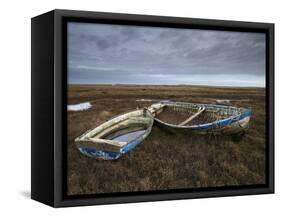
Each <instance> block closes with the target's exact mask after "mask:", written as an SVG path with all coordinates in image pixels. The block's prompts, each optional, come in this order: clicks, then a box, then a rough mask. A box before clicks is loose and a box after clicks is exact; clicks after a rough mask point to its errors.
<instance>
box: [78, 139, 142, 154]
mask: <svg viewBox="0 0 281 217" xmlns="http://www.w3.org/2000/svg"><path fill="white" fill-rule="evenodd" d="M145 137H146V136H145V135H143V136H141V137H140V138H138V139H136V140H135V141H133V142H131V143H129V144H127V145H126V146H124V147H123V148H122V149H120V152H113V151H105V150H97V149H94V148H79V151H80V152H81V153H82V154H84V155H86V156H88V157H94V158H100V159H103V160H117V159H118V158H120V157H121V156H122V155H124V154H127V153H129V152H130V151H132V150H133V149H134V148H135V147H136V146H137V145H138V144H139V143H140V142H141V141H142V140H144V139H145Z"/></svg>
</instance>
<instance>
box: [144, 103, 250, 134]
mask: <svg viewBox="0 0 281 217" xmlns="http://www.w3.org/2000/svg"><path fill="white" fill-rule="evenodd" d="M148 110H149V111H150V112H151V113H152V114H153V116H154V121H155V124H157V125H159V126H161V127H164V128H169V129H178V130H180V129H182V130H187V131H190V132H195V133H200V134H207V133H214V134H220V133H222V134H237V133H241V132H244V131H245V130H246V129H247V128H248V125H249V121H250V117H251V115H252V112H251V110H250V109H246V108H237V107H233V106H225V105H212V104H195V103H184V102H172V101H162V102H160V103H156V104H153V105H151V106H150V107H149V108H148Z"/></svg>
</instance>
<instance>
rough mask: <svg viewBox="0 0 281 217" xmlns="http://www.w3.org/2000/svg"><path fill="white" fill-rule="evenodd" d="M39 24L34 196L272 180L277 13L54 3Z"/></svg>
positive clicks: (170, 194)
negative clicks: (164, 13) (273, 20)
mask: <svg viewBox="0 0 281 217" xmlns="http://www.w3.org/2000/svg"><path fill="white" fill-rule="evenodd" d="M31 36H32V144H31V146H32V153H31V154H32V165H31V167H32V168H31V169H32V170H31V171H32V179H31V180H32V183H31V189H32V190H31V197H32V198H33V199H34V200H37V201H40V202H43V203H45V204H48V205H51V206H54V207H65V206H77V205H94V204H109V203H127V202H143V201H155V200H173V199H188V198H203V197H219V196H234V195H250V194H265V193H273V192H274V24H270V23H254V22H238V21H222V20H205V19H190V18H177V17H161V16H146V15H145V16H144V15H129V14H114V13H101V12H85V11H68V10H54V11H51V12H48V13H46V14H43V15H40V16H37V17H34V18H32V34H31Z"/></svg>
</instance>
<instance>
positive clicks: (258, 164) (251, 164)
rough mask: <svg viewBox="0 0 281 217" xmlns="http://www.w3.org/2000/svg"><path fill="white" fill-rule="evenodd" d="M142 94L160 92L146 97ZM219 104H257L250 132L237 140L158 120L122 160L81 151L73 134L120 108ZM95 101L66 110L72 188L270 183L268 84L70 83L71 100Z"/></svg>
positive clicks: (80, 190)
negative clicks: (167, 127)
mask: <svg viewBox="0 0 281 217" xmlns="http://www.w3.org/2000/svg"><path fill="white" fill-rule="evenodd" d="M137 99H154V100H155V101H152V102H140V101H136V100H137ZM163 99H170V100H175V101H183V102H198V103H214V101H215V99H230V100H231V104H232V105H234V106H244V107H248V106H250V107H252V109H253V117H252V119H251V122H250V129H249V131H248V132H247V133H246V134H245V135H244V136H243V137H242V138H241V139H239V140H237V139H235V138H232V137H223V136H216V137H215V136H198V135H186V134H183V133H171V132H167V131H164V130H163V129H160V128H158V127H154V128H153V130H152V132H151V134H150V135H149V137H148V138H147V139H146V140H144V141H143V142H142V143H140V144H139V145H138V146H137V147H136V148H135V149H134V150H133V151H132V152H130V153H129V154H127V155H125V156H123V157H121V158H120V159H118V160H117V161H103V160H97V159H94V158H89V157H86V156H83V155H81V154H80V152H79V151H78V150H77V148H76V147H75V145H74V142H73V141H74V139H75V138H76V137H77V136H79V135H81V134H82V133H84V132H85V131H86V130H88V129H91V128H94V127H96V126H98V125H99V124H101V123H102V122H104V121H106V120H107V119H109V118H111V117H112V116H115V115H118V114H120V113H124V112H127V111H129V110H134V109H135V108H137V107H143V106H149V105H151V104H152V103H154V102H157V101H158V100H163ZM86 101H90V102H91V103H92V104H93V105H94V106H93V107H92V108H91V109H89V110H87V111H81V112H68V132H69V134H68V159H67V162H68V171H67V174H68V177H67V180H68V194H69V195H73V194H95V193H108V192H128V191H146V190H163V189H177V188H194V187H214V186H230V185H250V184H262V183H265V146H266V142H265V90H264V89H263V88H239V89H238V88H210V87H195V86H125V85H122V86H121V85H116V86H109V85H108V86H106V85H70V86H69V95H68V103H69V104H74V103H80V102H86Z"/></svg>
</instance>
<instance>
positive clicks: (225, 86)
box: [67, 83, 266, 88]
mask: <svg viewBox="0 0 281 217" xmlns="http://www.w3.org/2000/svg"><path fill="white" fill-rule="evenodd" d="M67 84H68V85H107V86H115V85H116V86H117V85H119V86H121V85H123V86H125V85H127V86H201V87H224V88H266V86H235V85H233V86H231V85H206V84H134V83H131V84H130V83H128V84H124V83H114V84H112V83H67Z"/></svg>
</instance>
